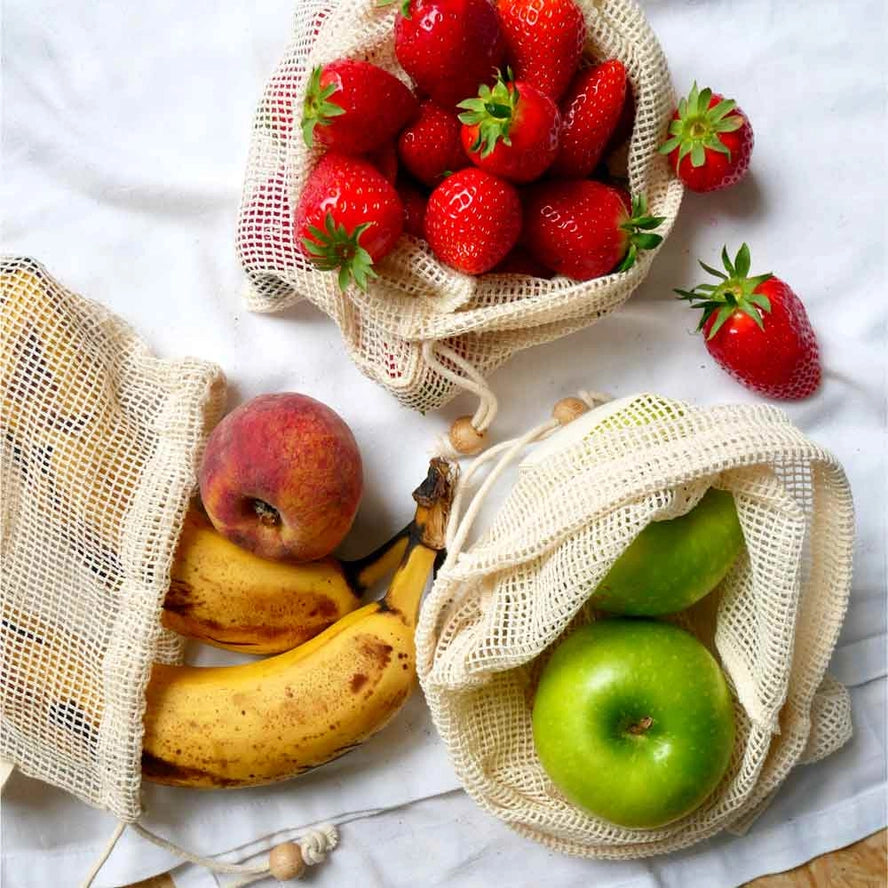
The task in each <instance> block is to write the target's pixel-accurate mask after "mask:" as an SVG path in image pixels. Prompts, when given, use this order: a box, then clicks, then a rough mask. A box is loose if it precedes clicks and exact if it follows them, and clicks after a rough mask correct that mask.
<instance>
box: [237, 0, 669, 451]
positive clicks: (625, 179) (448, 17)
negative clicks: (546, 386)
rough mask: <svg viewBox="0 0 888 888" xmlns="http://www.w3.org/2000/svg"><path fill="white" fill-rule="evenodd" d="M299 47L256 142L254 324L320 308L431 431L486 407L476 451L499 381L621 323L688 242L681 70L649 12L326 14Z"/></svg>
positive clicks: (299, 24) (574, 6)
mask: <svg viewBox="0 0 888 888" xmlns="http://www.w3.org/2000/svg"><path fill="white" fill-rule="evenodd" d="M293 33H294V37H293V40H292V41H291V44H290V46H289V47H288V49H287V51H286V53H285V55H284V58H283V59H282V60H281V62H280V63H279V65H278V67H277V69H276V71H275V72H274V74H273V75H272V77H271V78H270V80H269V82H268V84H267V86H266V89H265V92H264V95H263V97H262V99H261V101H260V103H259V107H258V110H257V113H256V117H255V121H254V132H253V140H252V146H251V151H250V157H249V163H248V168H247V175H246V181H245V184H244V193H243V199H242V203H241V208H240V215H239V221H238V233H237V247H238V253H239V256H240V260H241V262H242V265H243V267H244V269H245V271H246V274H247V276H248V278H249V286H248V288H247V295H246V298H247V302H248V305H249V307H250V308H251V309H253V310H256V311H264V312H274V311H279V310H281V309H283V308H285V307H286V306H288V305H290V304H292V303H293V302H295V301H297V300H299V299H302V298H307V299H309V300H310V301H311V302H313V303H314V304H315V305H317V306H318V307H319V308H320V309H321V310H323V311H324V312H326V313H327V314H328V315H329V316H330V317H331V318H332V319H333V320H334V321H335V322H336V323H337V325H338V326H339V328H340V331H341V333H342V335H343V338H344V340H345V342H346V345H347V349H348V353H349V355H350V356H351V358H352V359H353V360H354V361H355V363H356V364H357V366H358V367H359V368H360V369H361V370H362V371H363V372H364V373H366V374H367V375H368V376H370V377H371V378H372V379H374V380H376V381H377V382H379V383H380V384H382V385H383V386H385V387H386V388H387V389H388V390H389V391H391V392H392V393H393V394H394V395H395V396H396V397H397V398H398V399H399V400H400V401H401V402H402V403H404V404H406V405H408V406H410V407H413V408H415V409H418V410H420V411H427V410H431V409H437V408H438V407H440V406H442V405H443V404H445V403H446V402H447V401H449V400H450V399H451V398H452V397H454V396H455V395H456V394H458V393H459V392H460V391H469V392H471V393H473V394H474V395H476V396H477V397H478V399H479V403H478V408H477V409H476V410H475V412H474V414H473V415H472V416H470V417H468V418H467V422H468V424H469V426H470V429H469V434H468V435H463V436H457V437H456V443H460V442H462V443H463V444H464V445H465V444H467V445H468V446H469V449H472V448H474V447H475V446H476V445H477V444H478V442H479V441H481V440H482V439H483V438H484V435H485V432H486V429H487V428H488V427H489V425H490V424H491V422H492V421H493V418H494V416H495V415H496V411H497V401H496V397H495V396H494V394H493V392H492V391H491V389H490V387H489V386H488V384H487V382H486V376H487V374H489V373H490V372H491V371H492V370H493V369H494V368H496V367H498V366H499V365H500V364H502V363H503V362H504V361H506V360H507V359H508V357H509V356H510V355H511V354H513V353H514V352H515V351H517V350H519V349H522V348H526V347H529V346H531V345H535V344H540V343H544V342H548V341H551V340H553V339H556V338H558V337H560V336H564V335H566V334H568V333H571V332H573V331H575V330H578V329H581V328H583V327H585V326H588V325H589V324H592V323H594V322H595V321H596V320H598V319H599V318H600V317H602V316H603V315H605V314H607V313H608V312H610V311H613V310H614V309H615V308H617V307H618V306H619V305H621V304H622V303H623V302H624V301H625V300H626V299H627V298H628V297H629V296H630V295H631V293H632V292H633V290H634V289H635V288H636V287H637V286H638V285H639V284H640V283H641V281H642V280H643V279H644V277H645V276H646V274H647V272H648V270H649V268H650V263H651V262H652V261H653V258H654V256H655V255H656V252H657V250H658V248H659V246H660V244H661V243H662V240H663V238H665V237H666V236H667V235H668V233H669V231H670V229H671V227H672V224H673V222H674V220H675V216H676V214H677V211H678V206H679V203H680V200H681V194H682V186H681V183H680V182H679V180H678V178H677V177H676V176H675V174H674V172H673V171H672V170H671V168H670V164H669V161H668V159H667V158H666V157H665V156H663V155H662V154H661V153H659V152H658V147H659V145H660V144H662V142H663V138H664V134H665V133H666V132H667V129H668V126H669V121H670V117H671V115H672V112H673V110H674V98H673V93H672V87H671V84H670V80H669V75H668V69H667V66H666V60H665V58H664V56H663V53H662V51H661V50H660V48H659V45H658V44H657V41H656V38H655V37H654V35H653V34H652V33H651V31H650V29H649V27H648V25H647V23H646V21H645V19H644V16H643V14H642V13H641V11H640V10H639V8H638V7H637V6H636V5H635V4H634V3H633V2H631V0H608V2H605V3H592V2H589V0H581V2H574V0H544V2H542V3H540V2H533V3H531V2H528V0H500V2H498V3H496V4H491V3H489V2H487V0H408V2H404V3H400V2H399V3H392V4H387V5H379V4H376V3H373V2H372V0H351V2H343V3H338V4H333V3H331V2H329V0H328V2H309V3H304V4H299V6H298V9H297V11H296V15H295V20H294V30H293ZM451 443H453V442H451ZM453 446H454V448H455V449H456V450H459V449H460V448H459V447H458V446H456V444H453ZM463 452H465V451H463Z"/></svg>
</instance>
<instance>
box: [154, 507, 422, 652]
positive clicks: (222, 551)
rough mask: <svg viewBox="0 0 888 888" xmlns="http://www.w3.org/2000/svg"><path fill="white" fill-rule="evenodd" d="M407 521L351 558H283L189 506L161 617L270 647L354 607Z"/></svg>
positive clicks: (225, 640)
mask: <svg viewBox="0 0 888 888" xmlns="http://www.w3.org/2000/svg"><path fill="white" fill-rule="evenodd" d="M407 537H408V533H407V529H406V528H405V529H404V530H402V531H401V532H400V533H398V534H397V535H395V536H394V537H392V539H390V540H389V541H388V542H387V543H384V544H383V545H382V546H380V548H378V549H377V550H376V551H375V552H371V553H370V554H369V555H368V556H367V557H366V558H362V559H360V560H358V561H339V560H337V559H336V558H333V557H328V558H322V559H321V560H319V561H312V562H308V563H306V564H288V563H285V562H281V561H270V560H268V559H265V558H260V557H259V556H258V555H254V554H253V553H252V552H248V551H247V550H246V549H242V548H241V547H240V546H237V545H235V544H234V543H232V542H231V541H230V540H228V539H226V538H225V537H224V536H222V534H220V533H219V532H218V531H217V530H216V529H215V528H214V527H213V525H212V524H211V523H210V521H209V519H207V518H206V517H205V516H204V515H203V514H202V513H201V512H199V511H198V510H197V509H196V508H192V509H190V510H189V512H188V515H187V516H186V518H185V524H184V527H183V529H182V534H181V536H180V537H179V546H178V549H177V551H176V557H175V559H174V562H173V568H172V574H171V580H170V588H169V591H168V592H167V595H166V599H165V600H164V604H163V615H162V622H163V625H164V626H166V627H167V628H168V629H172V630H174V631H175V632H178V633H179V634H180V635H185V636H188V637H189V638H196V639H199V640H200V641H203V642H206V643H207V644H211V645H213V646H215V647H220V648H227V649H228V650H233V651H242V652H244V653H248V654H278V653H281V652H282V651H288V650H290V649H291V648H294V647H296V646H297V645H300V644H302V643H303V642H306V641H308V639H310V638H313V637H314V636H315V635H317V634H318V633H319V632H322V631H323V630H324V629H326V628H327V627H328V626H330V625H332V624H333V623H335V622H336V621H337V620H338V619H340V618H341V617H343V616H345V615H346V614H348V613H350V612H351V611H353V610H355V609H356V608H357V607H358V606H359V605H360V603H361V596H362V595H363V594H364V593H365V592H366V591H367V590H368V589H369V588H371V587H372V586H373V585H375V583H377V582H378V581H379V580H381V579H382V578H383V577H384V576H386V575H387V574H390V573H391V572H392V571H393V570H394V569H395V567H396V566H397V565H398V562H399V561H400V560H401V556H402V555H403V554H404V551H405V549H406V548H407Z"/></svg>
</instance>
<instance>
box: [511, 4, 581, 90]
mask: <svg viewBox="0 0 888 888" xmlns="http://www.w3.org/2000/svg"><path fill="white" fill-rule="evenodd" d="M496 8H497V10H498V11H499V14H500V21H501V22H502V27H503V33H504V34H505V37H506V47H507V52H506V55H507V58H508V59H509V62H510V64H511V67H512V70H513V71H514V72H515V77H516V78H517V79H518V80H526V81H527V82H528V83H532V84H533V85H534V86H535V87H537V89H540V90H542V91H543V92H544V93H545V94H546V95H547V96H549V97H550V98H552V99H554V100H555V101H556V102H557V101H558V99H560V98H561V95H562V93H563V92H564V90H565V89H567V85H568V83H570V81H571V78H572V77H573V76H574V72H575V71H576V70H577V65H578V64H579V62H580V57H581V56H582V54H583V46H584V45H585V43H586V22H585V20H584V19H583V13H582V12H580V9H579V7H578V6H577V5H576V4H575V3H574V2H573V0H496Z"/></svg>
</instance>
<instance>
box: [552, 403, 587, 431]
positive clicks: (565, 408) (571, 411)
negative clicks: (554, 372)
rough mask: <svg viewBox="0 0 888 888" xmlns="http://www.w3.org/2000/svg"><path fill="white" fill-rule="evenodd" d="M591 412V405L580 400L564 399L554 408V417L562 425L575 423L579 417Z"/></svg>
mask: <svg viewBox="0 0 888 888" xmlns="http://www.w3.org/2000/svg"><path fill="white" fill-rule="evenodd" d="M588 412H589V405H588V404H586V402H585V401H581V400H580V399H579V398H562V399H561V400H560V401H558V402H557V403H556V404H555V406H554V407H553V408H552V416H553V417H554V418H555V419H557V420H558V422H559V423H560V424H561V425H567V424H568V423H569V422H573V421H574V420H575V419H576V418H577V417H578V416H582V415H583V414H584V413H588Z"/></svg>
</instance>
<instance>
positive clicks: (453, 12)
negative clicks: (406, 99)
mask: <svg viewBox="0 0 888 888" xmlns="http://www.w3.org/2000/svg"><path fill="white" fill-rule="evenodd" d="M390 2H393V0H382V2H381V3H380V5H386V4H387V3H390ZM505 49H506V47H505V42H504V41H503V34H502V30H501V29H500V23H499V19H498V18H497V14H496V11H495V10H494V8H493V7H492V6H491V5H490V3H489V2H488V0H402V2H401V13H400V15H399V16H398V17H397V19H396V21H395V55H396V56H397V58H398V62H400V64H401V67H402V68H403V69H404V70H405V71H406V72H407V73H408V74H409V75H410V77H411V78H412V79H413V81H414V82H415V83H416V85H417V86H418V87H419V88H420V89H421V90H422V91H423V92H424V93H425V94H426V95H428V96H430V97H431V98H432V99H434V100H435V101H436V102H437V103H438V104H439V105H441V106H442V107H444V108H452V107H453V106H454V105H456V103H457V102H459V101H460V100H461V99H464V98H466V97H467V96H473V95H475V93H477V92H478V85H479V84H480V83H491V82H492V81H493V73H494V70H495V69H496V68H498V67H499V66H500V65H501V64H502V61H503V57H504V55H505Z"/></svg>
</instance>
